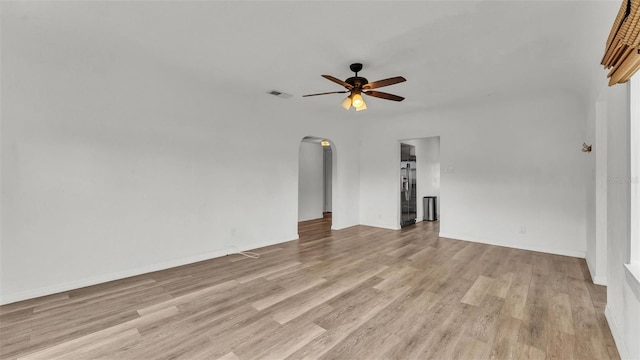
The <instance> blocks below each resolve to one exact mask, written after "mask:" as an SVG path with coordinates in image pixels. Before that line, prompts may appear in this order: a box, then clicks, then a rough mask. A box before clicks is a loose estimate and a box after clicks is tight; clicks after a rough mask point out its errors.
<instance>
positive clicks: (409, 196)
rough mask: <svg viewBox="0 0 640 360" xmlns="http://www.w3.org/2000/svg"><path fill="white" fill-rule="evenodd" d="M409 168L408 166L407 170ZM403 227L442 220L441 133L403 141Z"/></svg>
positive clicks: (401, 177)
mask: <svg viewBox="0 0 640 360" xmlns="http://www.w3.org/2000/svg"><path fill="white" fill-rule="evenodd" d="M407 167H408V169H407ZM399 181H400V214H399V222H400V227H405V226H408V225H411V224H414V223H416V222H421V221H428V222H430V223H432V224H434V226H436V225H438V222H439V220H440V203H441V201H440V200H441V198H440V136H431V137H424V138H416V139H406V140H401V141H400V177H399Z"/></svg>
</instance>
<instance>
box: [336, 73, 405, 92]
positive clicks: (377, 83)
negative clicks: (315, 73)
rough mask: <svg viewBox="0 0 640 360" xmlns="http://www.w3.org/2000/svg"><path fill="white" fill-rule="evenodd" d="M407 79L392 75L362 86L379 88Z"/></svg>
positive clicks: (364, 87)
mask: <svg viewBox="0 0 640 360" xmlns="http://www.w3.org/2000/svg"><path fill="white" fill-rule="evenodd" d="M323 76H324V75H323ZM405 81H407V79H405V78H403V77H402V76H396V77H392V78H388V79H384V80H378V81H374V82H370V83H368V84H364V85H363V86H362V88H363V89H377V88H381V87H383V86H389V85H393V84H397V83H401V82H405Z"/></svg>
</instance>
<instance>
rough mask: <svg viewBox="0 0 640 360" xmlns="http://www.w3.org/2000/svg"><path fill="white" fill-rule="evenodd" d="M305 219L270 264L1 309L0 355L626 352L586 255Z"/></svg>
mask: <svg viewBox="0 0 640 360" xmlns="http://www.w3.org/2000/svg"><path fill="white" fill-rule="evenodd" d="M325 223H326V221H325ZM306 225H308V229H307V230H308V231H309V233H312V232H313V231H315V234H314V235H313V236H309V238H311V239H308V238H306V237H305V234H304V232H303V234H302V235H301V240H300V241H291V242H287V243H284V244H279V245H276V246H270V247H266V248H262V249H257V250H256V252H258V253H260V254H261V255H262V257H261V258H260V259H249V258H246V257H242V256H240V255H232V256H227V257H223V258H218V259H214V260H210V261H204V262H200V263H196V264H192V265H188V266H183V267H179V268H173V269H169V270H165V271H159V272H155V273H150V274H146V275H142V276H137V277H133V278H129V279H124V280H120V281H115V282H110V283H106V284H102V285H97V286H93V287H88V288H83V289H78V290H74V291H69V292H66V293H61V294H57V295H52V296H47V297H43V298H39V299H34V300H28V301H24V302H20V303H15V304H9V305H5V306H2V307H0V320H1V324H0V329H1V330H0V331H1V333H0V339H1V342H0V345H1V346H2V348H1V357H2V358H3V359H13V358H24V359H57V358H69V359H93V358H105V359H168V358H182V359H217V358H222V359H238V358H239V359H258V358H266V359H283V358H290V359H303V358H305V359H311V358H314V359H315V358H323V359H376V358H384V359H428V358H433V359H453V358H457V359H489V358H496V359H511V358H521V359H544V358H548V359H609V358H611V359H618V358H619V356H618V353H617V351H616V348H615V345H614V342H613V339H612V337H611V333H610V330H609V328H608V327H607V324H606V321H605V318H604V315H603V309H604V306H605V302H606V298H605V294H606V292H605V288H604V287H600V286H596V285H593V284H592V283H591V281H590V278H589V273H588V271H587V268H586V264H585V261H584V260H582V259H577V258H571V257H564V256H556V255H548V254H542V253H535V252H531V251H523V250H514V249H509V248H504V247H497V246H490V245H482V244H476V243H470V242H464V241H458V240H452V239H445V238H438V236H437V223H429V222H422V223H419V224H417V225H415V226H411V227H409V228H405V229H403V230H401V231H391V230H384V229H377V228H372V227H366V226H356V227H352V228H348V229H345V230H340V231H333V232H330V233H328V234H329V236H324V237H318V236H317V233H318V229H313V226H311V225H312V224H311V223H309V224H306ZM318 226H321V225H318ZM324 226H326V224H325V225H324ZM303 230H304V229H303Z"/></svg>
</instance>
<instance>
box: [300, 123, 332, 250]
mask: <svg viewBox="0 0 640 360" xmlns="http://www.w3.org/2000/svg"><path fill="white" fill-rule="evenodd" d="M298 156H299V157H298V237H299V238H300V239H314V238H320V237H324V236H328V235H329V234H330V233H331V225H332V218H333V192H334V191H333V186H334V179H335V147H334V144H333V141H331V140H330V139H327V138H321V137H316V136H305V137H304V138H303V139H302V140H301V141H300V147H299V152H298Z"/></svg>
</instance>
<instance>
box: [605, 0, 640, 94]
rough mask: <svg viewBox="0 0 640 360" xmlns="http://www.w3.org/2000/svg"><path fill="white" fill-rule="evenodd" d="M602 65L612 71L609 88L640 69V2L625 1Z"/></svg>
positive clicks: (609, 75) (608, 42)
mask: <svg viewBox="0 0 640 360" xmlns="http://www.w3.org/2000/svg"><path fill="white" fill-rule="evenodd" d="M602 65H604V66H605V68H607V69H611V71H609V74H608V75H607V76H608V77H609V86H611V85H614V84H622V83H625V82H627V81H629V79H630V78H631V77H632V76H633V74H635V73H636V71H638V68H640V0H624V1H623V2H622V5H621V6H620V10H619V11H618V15H617V16H616V19H615V21H614V22H613V26H612V28H611V33H610V34H609V39H608V40H607V48H606V52H605V54H604V57H603V58H602Z"/></svg>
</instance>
